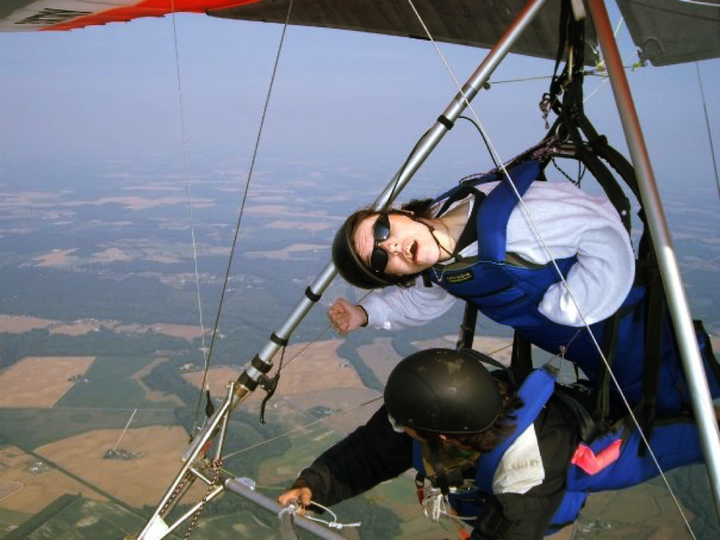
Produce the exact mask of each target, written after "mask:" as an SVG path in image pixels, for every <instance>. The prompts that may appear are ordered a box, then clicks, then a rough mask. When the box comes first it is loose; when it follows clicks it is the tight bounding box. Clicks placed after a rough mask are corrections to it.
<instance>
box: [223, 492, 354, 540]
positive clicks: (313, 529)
mask: <svg viewBox="0 0 720 540" xmlns="http://www.w3.org/2000/svg"><path fill="white" fill-rule="evenodd" d="M225 488H226V489H228V490H229V491H232V492H234V493H237V494H238V495H242V496H243V497H245V498H247V499H248V500H251V501H252V502H254V503H255V504H258V505H260V506H261V507H263V508H264V509H265V510H269V511H270V512H272V513H273V514H279V513H280V512H281V511H282V509H283V507H282V506H280V503H278V502H276V501H274V500H272V499H270V498H269V497H266V496H265V495H263V494H261V493H258V492H257V491H255V490H254V489H251V488H250V487H249V486H247V485H246V484H243V483H242V482H240V481H239V480H238V479H237V478H228V479H227V480H225ZM294 519H295V523H296V525H297V526H298V527H301V528H302V529H305V530H306V531H308V532H310V533H312V534H314V535H316V536H318V537H320V538H323V539H326V540H344V537H343V536H340V535H339V534H337V533H334V532H332V531H331V530H329V529H328V528H326V527H323V526H322V525H319V524H318V523H315V522H314V521H311V520H309V519H307V518H305V517H303V516H300V515H296V516H295V518H294Z"/></svg>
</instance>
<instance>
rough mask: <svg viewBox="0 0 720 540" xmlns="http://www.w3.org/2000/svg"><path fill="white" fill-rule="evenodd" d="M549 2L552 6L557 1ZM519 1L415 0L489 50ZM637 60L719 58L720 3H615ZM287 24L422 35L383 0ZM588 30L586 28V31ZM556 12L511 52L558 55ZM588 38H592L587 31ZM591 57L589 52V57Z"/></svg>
mask: <svg viewBox="0 0 720 540" xmlns="http://www.w3.org/2000/svg"><path fill="white" fill-rule="evenodd" d="M289 2H290V0H174V1H173V0H139V1H138V0H100V1H97V0H9V1H7V2H3V5H2V6H0V31H4V32H10V31H31V30H43V31H47V30H51V31H60V30H74V29H77V28H83V27H86V26H95V25H103V24H108V23H111V22H126V21H130V20H133V19H138V18H141V17H162V16H164V15H168V14H170V13H172V12H177V13H206V14H207V15H210V16H213V17H221V18H227V19H240V20H246V21H260V22H273V23H284V22H285V19H286V16H287V13H288V4H289ZM550 3H551V4H552V3H557V4H559V2H557V0H554V1H553V2H550ZM524 4H525V2H524V0H483V1H477V0H442V1H437V0H416V1H415V5H416V7H417V9H418V11H419V12H420V13H421V14H422V16H423V18H424V19H425V20H426V21H427V24H428V30H429V31H430V33H431V35H433V36H434V38H435V39H437V40H438V41H443V42H448V43H456V44H461V45H470V46H475V47H481V48H491V47H492V46H493V44H495V43H497V41H498V39H500V37H501V36H502V33H503V31H504V29H505V28H507V27H508V26H509V24H510V23H511V22H512V20H513V18H514V17H515V14H517V13H518V12H519V11H520V9H522V7H523V5H524ZM617 4H618V7H619V8H620V12H621V13H622V16H623V18H624V19H625V21H626V22H627V25H628V28H629V30H630V34H631V35H632V38H633V41H634V42H635V45H636V46H637V47H638V48H639V50H640V56H641V58H643V59H645V60H648V61H650V62H651V63H652V64H653V65H656V66H662V65H671V64H677V63H683V62H693V61H697V60H706V59H709V58H717V57H720V0H702V1H701V0H697V1H692V0H617ZM289 23H290V24H292V25H300V26H314V27H323V28H336V29H343V30H354V31H358V32H370V33H376V34H387V35H393V36H402V37H412V38H421V39H425V36H426V32H425V31H424V29H423V28H422V26H421V25H420V23H419V22H418V19H417V16H416V15H415V14H414V13H413V11H412V10H411V8H410V7H409V5H408V3H405V2H387V1H383V0H343V1H342V2H332V1H328V0H303V1H302V2H296V3H295V5H294V6H293V10H292V19H291V20H290V21H289ZM588 30H589V31H590V32H591V31H592V30H591V29H590V28H589V29H588ZM556 36H557V10H556V9H544V10H542V11H541V12H540V13H538V15H537V16H536V17H535V19H534V20H533V22H532V24H531V25H530V26H529V28H528V29H527V30H526V31H525V32H524V33H523V35H522V36H520V37H519V38H518V40H517V41H516V42H515V43H514V44H513V46H512V48H511V49H510V52H513V53H516V54H523V55H528V56H535V57H541V58H555V54H556V51H557V37H556ZM587 38H588V41H591V42H594V41H595V40H594V37H593V36H592V35H588V36H587ZM586 58H588V61H592V58H593V56H592V55H590V54H588V55H586Z"/></svg>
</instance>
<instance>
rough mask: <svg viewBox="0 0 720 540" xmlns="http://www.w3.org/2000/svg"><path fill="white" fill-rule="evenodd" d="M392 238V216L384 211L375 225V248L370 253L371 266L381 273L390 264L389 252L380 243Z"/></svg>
mask: <svg viewBox="0 0 720 540" xmlns="http://www.w3.org/2000/svg"><path fill="white" fill-rule="evenodd" d="M388 238H390V218H389V216H388V215H387V214H385V213H382V214H380V215H379V216H378V218H377V219H376V220H375V224H374V225H373V241H374V244H373V250H372V253H371V254H370V268H372V269H373V271H375V272H377V273H380V272H383V271H385V267H386V266H387V264H388V254H387V251H385V250H384V249H383V248H381V247H380V244H381V243H382V242H384V241H385V240H387V239H388Z"/></svg>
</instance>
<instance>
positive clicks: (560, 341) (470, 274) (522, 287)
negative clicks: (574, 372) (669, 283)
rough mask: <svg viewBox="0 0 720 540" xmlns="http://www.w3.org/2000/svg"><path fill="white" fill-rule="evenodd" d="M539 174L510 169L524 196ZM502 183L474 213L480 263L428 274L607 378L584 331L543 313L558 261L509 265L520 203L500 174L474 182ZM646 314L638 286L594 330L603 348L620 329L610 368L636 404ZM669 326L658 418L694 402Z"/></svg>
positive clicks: (529, 168)
mask: <svg viewBox="0 0 720 540" xmlns="http://www.w3.org/2000/svg"><path fill="white" fill-rule="evenodd" d="M539 172H540V165H539V163H538V162H536V161H528V162H525V163H522V164H520V165H517V166H516V167H514V168H513V169H512V170H511V175H512V179H513V182H514V183H515V185H516V187H517V190H518V192H519V193H520V195H523V194H524V193H525V192H526V191H527V189H528V188H529V187H530V185H531V184H532V183H533V181H535V179H536V178H537V177H538V175H539ZM498 179H499V180H500V182H499V184H498V185H497V186H496V187H495V188H494V189H493V190H492V191H491V192H490V193H489V194H488V196H487V197H486V198H485V200H484V201H482V202H480V203H479V204H480V208H479V210H478V211H477V213H476V216H477V217H476V226H477V234H478V243H479V245H478V256H477V260H470V259H467V260H466V261H460V262H458V263H456V264H454V265H450V266H449V267H447V268H445V269H444V270H443V271H437V273H436V271H432V270H431V271H427V272H426V275H427V276H428V277H429V278H430V280H431V281H432V282H433V283H435V284H436V285H438V286H440V287H442V288H443V289H445V290H446V291H448V292H449V293H450V294H452V295H453V296H456V297H458V298H461V299H462V300H465V301H467V302H471V303H472V304H474V305H475V306H477V308H478V309H479V310H480V312H482V313H483V315H485V316H487V317H489V318H490V319H492V320H494V321H495V322H498V323H500V324H503V325H507V326H510V327H512V328H514V329H515V330H517V331H518V333H519V334H520V335H521V336H523V337H524V338H525V339H527V340H528V341H529V342H531V343H533V344H534V345H537V346H538V347H540V348H542V349H544V350H546V351H548V352H550V353H552V354H556V355H560V354H561V347H562V348H565V352H564V357H565V358H566V359H567V360H570V361H571V362H573V363H575V364H576V365H577V366H578V367H579V368H580V369H582V370H583V372H584V373H585V374H586V375H587V377H588V378H589V379H590V380H591V381H597V380H598V377H599V375H600V374H601V373H602V369H603V361H602V358H601V356H600V354H599V353H598V351H597V347H596V345H595V342H594V341H593V340H592V338H591V336H590V334H589V332H588V331H587V329H586V328H584V327H580V328H577V327H570V326H563V325H560V324H557V323H554V322H552V321H551V320H549V319H548V318H547V317H545V316H544V315H543V314H542V313H540V311H539V310H538V306H539V305H540V301H541V300H542V297H543V296H544V294H545V292H546V291H547V289H548V287H550V286H551V285H553V284H555V283H557V282H559V281H560V278H559V276H558V275H557V271H556V269H555V267H554V266H553V264H552V263H548V264H546V265H543V266H538V267H532V268H527V267H521V266H516V265H513V264H511V263H508V262H506V260H505V259H506V246H507V224H508V220H509V219H510V214H511V213H512V211H513V210H514V208H515V206H516V204H517V197H516V195H515V192H514V191H513V190H512V188H511V186H510V183H509V181H508V179H507V177H505V176H504V175H503V176H499V175H498V174H496V173H493V174H490V175H486V176H483V177H480V178H476V179H474V180H473V181H472V183H471V184H470V185H478V184H483V183H487V182H491V181H496V180H498ZM457 189H458V188H457V187H456V188H453V189H452V190H450V191H448V192H446V193H445V194H443V195H442V196H441V197H440V198H439V200H442V199H446V198H447V197H449V196H451V195H452V194H453V193H454V192H455V191H456V190H457ZM476 204H477V203H476ZM575 262H577V258H576V257H574V256H573V257H569V258H565V259H559V260H556V261H555V263H556V264H557V266H558V268H559V269H560V272H561V273H562V274H563V276H564V277H566V276H567V273H568V271H569V270H570V268H571V267H572V266H573V264H575ZM647 309H648V306H647V297H646V290H645V287H644V286H635V287H633V288H632V289H631V291H630V293H629V294H628V296H627V298H626V299H625V302H624V303H623V305H622V306H621V307H620V309H619V310H618V315H617V319H618V320H617V322H616V321H615V320H614V319H613V318H610V319H606V320H605V321H600V322H598V323H595V324H593V325H591V327H590V328H591V329H592V332H593V334H594V336H595V339H596V341H597V343H598V344H600V345H601V346H602V345H603V344H604V343H605V341H606V334H607V333H608V332H611V331H612V328H613V326H616V334H615V342H616V344H617V345H616V350H617V351H619V353H618V355H619V356H618V361H617V362H615V363H614V365H613V366H612V369H613V373H614V375H615V378H616V379H617V381H618V382H619V384H620V386H621V387H622V389H623V392H624V393H625V395H626V396H627V398H628V400H629V401H630V403H631V404H637V403H638V402H639V401H640V398H641V395H642V380H643V364H644V359H645V328H646V322H647ZM664 326H665V328H664V334H663V336H664V340H663V349H662V351H661V355H660V356H661V368H660V377H659V383H658V386H659V389H660V390H659V392H658V398H657V410H658V413H660V414H661V413H670V412H677V411H679V410H681V409H683V408H687V407H688V405H689V403H690V400H689V392H688V390H687V384H686V382H685V377H684V374H683V372H682V366H681V363H680V360H679V358H680V357H679V351H678V348H677V345H676V340H675V337H674V333H673V330H672V328H671V324H670V321H669V318H668V317H667V316H666V317H665V324H664ZM698 338H700V339H701V351H702V352H703V358H704V361H705V363H706V369H707V368H709V367H710V365H713V364H716V361H715V359H714V358H713V355H712V354H711V352H710V347H709V346H705V344H704V342H705V341H706V340H704V339H702V338H703V336H701V335H700V334H698ZM604 354H605V356H606V357H608V356H609V351H607V350H605V351H604ZM713 367H714V366H713ZM709 379H710V380H709V382H710V389H711V393H712V394H713V396H714V397H718V396H720V385H718V381H717V380H716V378H715V377H709ZM610 391H611V394H612V395H613V396H617V391H616V389H615V388H614V385H611V388H610Z"/></svg>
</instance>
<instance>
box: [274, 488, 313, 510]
mask: <svg viewBox="0 0 720 540" xmlns="http://www.w3.org/2000/svg"><path fill="white" fill-rule="evenodd" d="M311 499H312V491H310V489H309V488H306V487H301V488H294V489H291V490H289V491H286V492H285V493H283V494H282V495H280V496H279V497H278V502H279V503H280V504H281V505H283V506H287V505H288V504H291V503H293V502H297V503H299V504H300V514H302V515H303V516H304V515H305V508H307V507H308V506H310V500H311Z"/></svg>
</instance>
